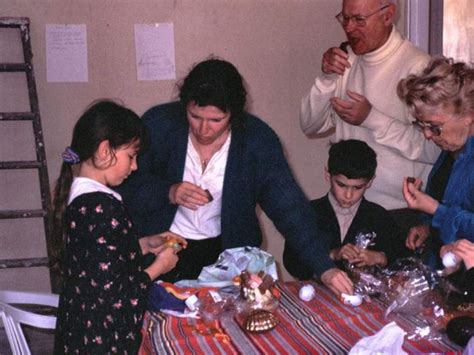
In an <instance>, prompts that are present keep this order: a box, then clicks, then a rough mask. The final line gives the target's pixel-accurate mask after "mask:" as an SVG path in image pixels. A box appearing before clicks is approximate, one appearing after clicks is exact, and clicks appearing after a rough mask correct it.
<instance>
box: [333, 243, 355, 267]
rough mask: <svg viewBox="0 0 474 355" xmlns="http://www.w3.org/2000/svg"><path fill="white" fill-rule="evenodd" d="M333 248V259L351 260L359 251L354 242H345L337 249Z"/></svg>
mask: <svg viewBox="0 0 474 355" xmlns="http://www.w3.org/2000/svg"><path fill="white" fill-rule="evenodd" d="M333 250H334V260H347V261H349V262H351V260H353V259H355V258H356V257H357V256H358V255H359V253H360V249H359V248H358V247H356V246H355V245H354V244H350V243H348V244H345V245H343V246H342V247H340V248H339V249H333Z"/></svg>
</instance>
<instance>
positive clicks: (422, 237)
mask: <svg viewBox="0 0 474 355" xmlns="http://www.w3.org/2000/svg"><path fill="white" fill-rule="evenodd" d="M429 236H430V226H427V225H424V224H420V225H419V226H414V227H411V228H410V230H409V231H408V236H407V239H406V241H405V245H406V247H407V248H408V249H411V250H415V249H416V248H418V247H420V246H422V245H423V244H424V243H425V241H426V239H428V237H429Z"/></svg>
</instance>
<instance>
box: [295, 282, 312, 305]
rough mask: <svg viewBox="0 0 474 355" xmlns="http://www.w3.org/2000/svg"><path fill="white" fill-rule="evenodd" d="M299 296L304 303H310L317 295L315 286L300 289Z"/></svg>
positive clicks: (305, 286)
mask: <svg viewBox="0 0 474 355" xmlns="http://www.w3.org/2000/svg"><path fill="white" fill-rule="evenodd" d="M298 295H299V297H300V299H301V300H302V301H305V302H309V301H311V300H312V299H313V298H314V296H315V295H316V290H315V289H314V287H313V285H304V286H303V287H301V288H300V291H299V293H298Z"/></svg>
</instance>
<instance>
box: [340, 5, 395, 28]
mask: <svg viewBox="0 0 474 355" xmlns="http://www.w3.org/2000/svg"><path fill="white" fill-rule="evenodd" d="M389 6H390V5H385V6H382V7H381V8H380V9H378V10H377V11H375V12H372V13H371V14H368V15H366V16H363V15H354V16H346V15H344V14H343V13H342V11H341V12H340V13H338V14H337V15H336V20H337V21H339V23H340V24H341V25H343V26H347V25H348V24H349V22H350V21H354V23H355V24H356V25H357V26H358V27H364V26H365V25H366V24H367V19H368V18H369V17H370V16H373V15H375V14H377V13H379V12H380V11H382V10H385V9H386V8H387V7H389Z"/></svg>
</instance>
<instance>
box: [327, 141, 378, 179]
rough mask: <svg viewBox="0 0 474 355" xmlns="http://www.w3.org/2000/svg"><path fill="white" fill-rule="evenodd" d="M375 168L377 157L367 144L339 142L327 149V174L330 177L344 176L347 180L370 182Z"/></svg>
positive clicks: (361, 142)
mask: <svg viewBox="0 0 474 355" xmlns="http://www.w3.org/2000/svg"><path fill="white" fill-rule="evenodd" d="M376 168H377V155H376V154H375V152H374V150H373V149H372V148H370V147H369V146H368V145H367V143H365V142H363V141H360V140H357V139H348V140H341V141H339V142H337V143H333V144H331V147H330V148H329V159H328V172H329V174H330V175H331V176H334V175H339V174H341V175H344V176H345V177H347V178H348V179H367V180H371V179H372V178H373V177H374V176H375V169H376Z"/></svg>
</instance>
